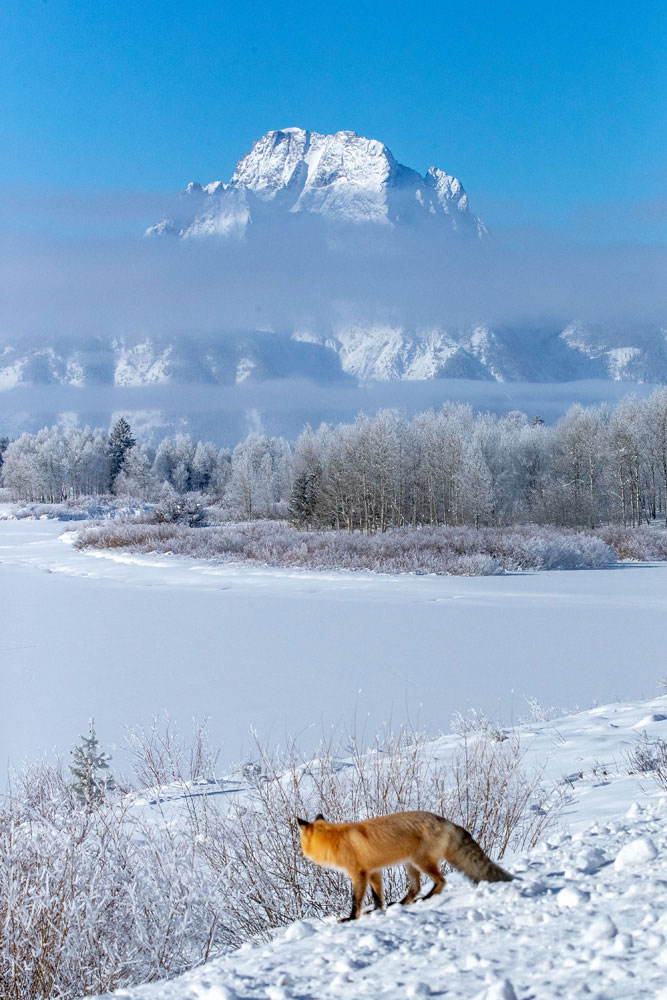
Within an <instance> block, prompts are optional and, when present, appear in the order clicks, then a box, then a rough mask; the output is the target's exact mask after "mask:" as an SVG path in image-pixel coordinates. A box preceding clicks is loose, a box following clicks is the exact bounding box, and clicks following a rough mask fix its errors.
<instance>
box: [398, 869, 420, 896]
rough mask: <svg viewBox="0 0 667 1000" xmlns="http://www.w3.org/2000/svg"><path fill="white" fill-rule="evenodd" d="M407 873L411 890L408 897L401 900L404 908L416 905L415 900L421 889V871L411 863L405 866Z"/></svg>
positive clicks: (407, 894)
mask: <svg viewBox="0 0 667 1000" xmlns="http://www.w3.org/2000/svg"><path fill="white" fill-rule="evenodd" d="M405 871H406V874H407V876H408V881H409V883H410V888H409V889H408V891H407V893H406V895H405V896H404V897H403V899H402V900H401V905H402V906H407V905H408V903H414V901H415V899H416V898H417V896H418V895H419V890H420V888H421V879H420V878H419V869H418V868H416V867H415V866H414V865H411V864H410V863H409V862H407V863H406V864H405Z"/></svg>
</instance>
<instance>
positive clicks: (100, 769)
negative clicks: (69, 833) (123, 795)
mask: <svg viewBox="0 0 667 1000" xmlns="http://www.w3.org/2000/svg"><path fill="white" fill-rule="evenodd" d="M81 740H82V742H81V744H80V745H79V746H77V747H74V749H73V750H70V753H71V754H72V760H73V763H72V764H71V765H70V771H71V772H72V774H73V775H74V778H75V781H73V782H72V788H73V789H74V794H75V795H76V797H77V799H78V800H79V802H80V803H81V805H84V806H85V807H86V808H87V809H88V810H91V809H93V807H94V806H96V805H99V804H100V803H102V802H104V800H105V798H106V795H107V792H112V791H113V790H114V789H115V787H116V783H115V781H114V779H113V776H112V775H111V774H110V773H105V772H108V771H109V764H108V761H110V760H111V755H110V754H108V753H100V750H99V745H100V741H99V740H98V739H97V736H96V735H95V726H94V720H93V719H90V721H89V723H88V735H87V736H81Z"/></svg>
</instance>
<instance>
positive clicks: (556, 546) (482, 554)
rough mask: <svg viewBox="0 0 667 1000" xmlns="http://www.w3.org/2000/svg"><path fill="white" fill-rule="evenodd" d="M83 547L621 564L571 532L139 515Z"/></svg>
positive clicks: (259, 557)
mask: <svg viewBox="0 0 667 1000" xmlns="http://www.w3.org/2000/svg"><path fill="white" fill-rule="evenodd" d="M76 544H77V546H78V547H79V548H89V547H90V548H117V547H121V548H129V549H132V550H133V551H138V552H160V553H172V554H175V555H185V556H190V557H192V558H195V559H211V560H218V561H230V560H231V561H243V560H248V561H251V562H257V563H263V564H265V565H269V566H290V567H292V566H294V567H302V568H304V569H315V570H319V569H322V570H331V569H344V570H370V571H372V572H376V573H433V574H451V575H454V576H489V575H493V574H494V573H499V572H502V571H503V570H505V571H509V572H517V571H521V570H541V569H579V568H595V567H598V566H604V565H608V564H609V563H612V562H614V561H615V554H614V551H613V549H612V548H611V547H610V546H609V545H607V544H606V543H605V542H604V541H603V540H602V539H601V538H598V537H597V536H595V535H591V534H587V533H584V532H575V531H572V530H568V529H558V528H542V527H539V526H535V525H523V526H520V527H512V528H482V529H479V530H476V529H474V528H447V527H441V528H421V529H415V528H396V529H394V530H391V531H386V532H384V533H380V534H376V535H365V534H362V533H361V532H347V531H299V530H297V529H295V528H293V527H291V526H290V525H288V524H286V523H285V522H284V521H283V522H280V521H254V522H247V523H234V524H226V525H214V526H211V527H203V528H197V529H196V530H191V529H190V528H188V526H187V525H183V524H179V523H171V524H158V525H151V524H146V523H137V522H136V520H132V521H127V522H121V521H116V522H114V523H112V524H111V523H105V524H102V525H98V526H95V527H89V528H84V529H82V530H81V531H80V532H79V535H78V541H77V543H76Z"/></svg>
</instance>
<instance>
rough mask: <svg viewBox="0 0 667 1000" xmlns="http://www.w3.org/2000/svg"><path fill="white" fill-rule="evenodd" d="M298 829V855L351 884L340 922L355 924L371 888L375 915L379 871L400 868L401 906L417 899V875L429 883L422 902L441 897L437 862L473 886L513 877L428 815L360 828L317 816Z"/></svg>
mask: <svg viewBox="0 0 667 1000" xmlns="http://www.w3.org/2000/svg"><path fill="white" fill-rule="evenodd" d="M297 822H298V824H299V826H300V827H301V850H302V851H303V853H304V854H305V856H306V857H307V858H310V860H311V861H314V862H315V864H317V865H321V866H322V867H323V868H335V869H338V870H339V871H344V872H347V874H348V875H349V876H350V878H351V880H352V912H351V913H350V916H349V917H344V918H343V920H344V921H345V920H356V919H357V918H358V917H359V914H360V913H361V907H362V905H363V901H364V896H365V894H366V887H367V886H368V883H369V882H370V886H371V893H372V896H373V902H374V904H375V909H376V910H377V909H381V908H382V907H383V905H384V899H383V893H382V869H383V868H390V867H391V866H392V865H399V864H403V865H404V866H405V870H406V872H407V875H408V880H409V882H410V888H409V889H408V892H407V895H406V896H404V898H403V899H402V900H401V903H403V904H406V903H412V902H413V901H414V900H415V899H416V898H417V896H418V894H419V889H420V872H423V873H424V875H428V877H429V878H431V879H433V883H434V884H433V888H432V889H431V890H430V892H428V893H427V894H426V896H424V899H428V898H429V897H430V896H437V894H438V893H440V892H442V890H443V888H444V885H445V879H444V878H443V875H442V873H441V871H440V864H439V862H440V861H443V860H444V861H448V862H449V864H450V865H452V866H453V867H454V868H459V869H460V870H461V871H462V872H463V873H464V874H465V875H467V876H468V878H470V879H472V881H473V882H482V881H486V882H509V881H510V880H511V879H512V878H513V876H512V875H510V874H509V872H506V871H505V870H504V869H503V868H500V867H499V865H497V864H495V862H493V861H492V860H491V859H490V858H489V857H487V856H486V854H485V853H484V851H483V850H482V848H481V847H480V846H479V844H478V843H477V841H476V840H473V838H472V837H471V836H470V834H469V833H468V831H467V830H464V829H463V827H462V826H457V825H456V823H451V822H450V821H449V820H448V819H444V817H442V816H436V814H435V813H430V812H402V813H394V814H393V815H391V816H378V817H376V818H375V819H366V820H362V821H361V822H360V823H327V821H326V820H325V818H324V816H323V815H322V813H318V814H317V816H316V817H315V819H314V820H313V822H312V823H309V822H308V821H307V820H305V819H299V818H298V817H297Z"/></svg>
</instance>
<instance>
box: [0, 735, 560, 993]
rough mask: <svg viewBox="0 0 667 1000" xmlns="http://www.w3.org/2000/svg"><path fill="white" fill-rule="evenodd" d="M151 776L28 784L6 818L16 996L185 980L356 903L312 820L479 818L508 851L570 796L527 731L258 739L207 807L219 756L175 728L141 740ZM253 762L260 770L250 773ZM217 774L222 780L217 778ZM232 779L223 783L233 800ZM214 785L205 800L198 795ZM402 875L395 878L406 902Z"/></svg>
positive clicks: (139, 758) (483, 834)
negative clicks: (307, 919)
mask: <svg viewBox="0 0 667 1000" xmlns="http://www.w3.org/2000/svg"><path fill="white" fill-rule="evenodd" d="M129 739H130V752H131V755H132V760H133V763H134V766H135V768H136V771H137V773H138V775H139V776H140V779H141V782H142V783H145V782H150V783H151V785H152V786H154V785H156V784H157V786H158V790H159V789H160V788H162V789H164V788H165V786H167V785H169V786H170V792H171V793H172V794H171V797H170V796H168V795H165V797H164V799H163V798H162V796H161V795H159V794H158V795H157V796H156V797H155V800H154V801H153V805H152V806H151V807H149V806H147V804H146V797H145V795H144V796H143V797H142V801H143V804H139V803H138V801H137V800H136V797H135V796H132V795H130V796H126V797H125V798H122V799H119V800H118V801H116V802H115V803H105V804H101V805H99V806H96V807H95V808H94V809H93V810H90V811H87V810H81V809H77V808H76V804H75V802H74V799H73V797H72V792H71V788H70V787H69V785H68V783H67V781H66V779H65V777H64V774H63V769H62V768H61V767H60V766H56V767H50V766H47V765H37V766H35V767H32V768H29V769H27V770H25V771H23V772H21V774H20V775H17V776H15V779H14V783H13V786H12V789H11V792H10V795H9V796H8V798H7V800H6V803H5V805H4V806H3V807H2V808H1V809H0V996H2V997H3V998H4V997H6V998H8V1000H36V998H69V997H75V996H84V995H87V994H92V993H105V992H108V991H110V990H117V989H120V988H124V987H128V986H132V985H136V984H138V983H142V982H146V981H152V980H155V979H159V978H164V977H167V976H171V975H174V974H176V973H178V972H181V971H183V970H185V969H187V968H190V967H192V966H193V965H196V964H198V963H200V962H202V961H205V960H206V958H207V957H208V956H209V955H211V954H213V953H219V952H221V951H224V950H227V949H229V948H232V947H235V946H238V945H240V944H241V943H243V942H244V941H245V940H248V938H250V937H252V936H255V935H260V936H262V937H264V938H269V937H270V936H271V933H272V930H273V929H274V928H276V927H278V926H281V925H284V924H286V923H288V922H290V921H292V920H294V919H297V918H300V917H304V916H324V915H326V914H329V913H331V912H337V911H342V910H344V909H346V908H347V900H348V895H349V887H348V884H347V879H346V878H345V877H344V876H342V875H341V874H340V873H337V872H330V871H326V870H325V869H322V868H319V867H317V866H315V865H312V864H311V863H310V862H309V861H307V860H306V859H305V858H304V857H303V856H302V854H301V850H300V846H299V835H298V827H297V824H296V816H297V815H300V816H308V817H312V816H314V815H315V813H316V812H318V811H321V812H323V813H324V814H325V815H326V816H327V818H330V819H332V820H346V819H361V818H364V817H368V816H377V815H383V814H387V813H391V812H395V811H400V810H403V809H428V810H432V811H434V812H438V813H441V814H444V815H446V816H447V817H448V818H449V819H452V820H454V821H455V822H459V823H462V824H463V825H464V826H466V827H467V828H468V829H469V830H470V831H471V832H472V833H473V835H474V836H475V837H476V838H477V839H478V840H479V841H480V843H481V844H482V845H483V846H484V848H485V849H486V850H487V851H488V852H489V853H490V854H492V855H493V856H494V857H498V858H500V857H502V855H503V853H504V852H505V851H506V850H507V848H508V847H516V848H518V849H521V848H523V847H527V846H530V845H532V844H533V843H535V841H536V840H537V839H538V838H539V836H540V835H541V833H543V832H544V830H545V829H547V828H548V827H549V826H550V825H551V824H552V823H553V822H554V820H555V818H556V815H557V806H558V799H557V798H556V797H554V795H553V794H552V793H550V792H548V791H546V790H545V789H544V788H543V787H542V785H541V782H540V775H539V774H532V775H531V774H528V772H527V771H526V769H525V768H524V762H523V756H522V753H521V750H520V747H519V741H518V737H509V738H508V739H507V740H505V741H504V742H502V743H496V742H494V740H493V738H492V736H491V735H490V732H489V731H487V730H484V729H480V730H479V731H478V732H476V733H472V734H467V735H466V736H465V738H464V740H463V742H462V745H461V746H460V747H459V748H458V749H455V750H454V751H453V752H452V750H451V748H446V747H444V746H442V745H440V744H435V745H434V744H432V743H430V742H429V740H428V738H427V737H426V736H425V735H424V734H423V733H419V732H414V731H413V730H410V729H407V728H400V729H398V730H397V731H392V730H391V729H390V728H387V730H386V731H385V732H384V733H382V734H381V735H380V736H379V737H377V738H376V739H375V740H372V741H370V746H368V745H367V743H366V741H365V739H364V738H363V736H362V737H361V738H360V739H357V740H354V739H352V740H350V739H348V742H347V745H345V746H344V748H343V749H340V750H339V749H337V747H336V744H335V741H334V736H333V735H332V736H331V737H330V738H329V739H328V741H326V742H323V743H322V745H321V746H320V747H319V748H318V750H317V752H316V753H315V754H309V755H304V754H302V753H301V751H300V750H299V747H298V745H297V744H296V743H295V742H293V743H291V744H289V745H288V746H287V748H286V749H285V750H284V751H283V752H280V753H271V752H269V750H268V749H267V748H266V747H265V746H262V745H261V744H258V745H257V749H256V759H255V760H254V761H253V762H252V767H251V768H250V767H245V773H246V775H247V784H246V786H245V788H244V789H242V790H241V791H240V792H239V791H234V790H233V789H236V788H238V786H237V785H233V786H232V785H231V784H230V786H229V789H228V792H229V794H226V795H215V796H206V795H205V794H201V789H198V786H197V780H198V779H199V778H202V777H204V778H206V775H208V774H210V773H212V772H211V768H212V767H213V766H214V762H215V755H214V754H212V753H211V751H210V749H209V744H208V739H207V736H206V729H205V726H204V725H199V726H197V727H196V729H195V734H194V737H193V740H192V742H191V743H190V744H188V743H186V742H184V741H182V740H181V739H180V737H179V736H178V734H177V732H176V730H175V728H174V726H173V724H172V723H171V722H170V721H169V720H168V719H165V720H158V721H156V722H154V723H153V725H152V726H151V727H150V728H149V729H143V730H135V731H133V732H132V733H131V734H130V737H129ZM247 764H248V762H246V765H247ZM206 780H208V779H206ZM224 784H225V783H224V782H221V781H218V782H217V783H216V790H218V791H219V790H223V786H224ZM198 792H199V794H198ZM403 883H404V875H403V871H402V869H393V870H392V871H390V872H388V873H387V874H386V875H385V885H386V888H387V895H388V898H390V899H391V898H393V899H395V898H397V897H398V896H399V894H402V893H403V892H404V891H405V890H404V884H403Z"/></svg>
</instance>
